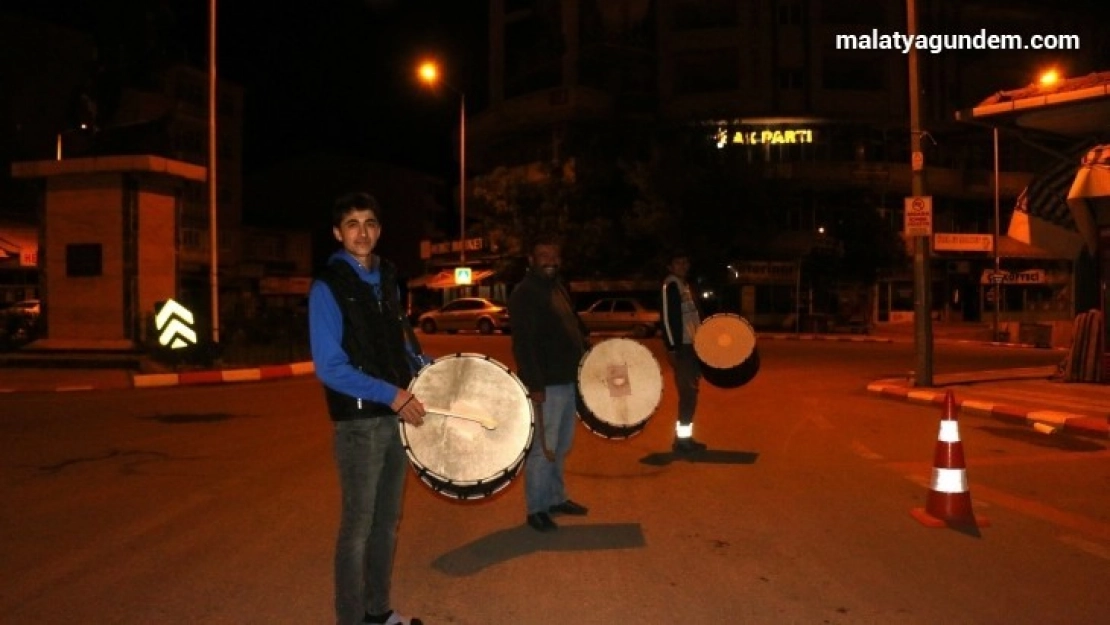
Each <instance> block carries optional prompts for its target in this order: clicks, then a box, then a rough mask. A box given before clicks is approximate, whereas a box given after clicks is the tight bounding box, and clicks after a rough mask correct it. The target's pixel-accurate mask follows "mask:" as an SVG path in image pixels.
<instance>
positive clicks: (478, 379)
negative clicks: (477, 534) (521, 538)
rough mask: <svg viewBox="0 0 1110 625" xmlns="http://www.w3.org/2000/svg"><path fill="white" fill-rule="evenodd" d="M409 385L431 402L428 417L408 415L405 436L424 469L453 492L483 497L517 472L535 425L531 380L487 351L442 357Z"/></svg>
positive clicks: (431, 481)
mask: <svg viewBox="0 0 1110 625" xmlns="http://www.w3.org/2000/svg"><path fill="white" fill-rule="evenodd" d="M408 390H409V392H410V393H412V394H413V395H415V396H416V397H417V399H419V400H420V402H421V403H423V404H424V408H425V410H426V411H427V413H428V414H427V415H426V416H425V417H424V424H423V425H421V426H419V427H418V426H414V425H409V424H408V423H405V422H404V421H401V440H402V441H403V443H404V446H405V453H406V454H408V457H409V462H410V463H411V464H412V467H413V469H414V470H415V471H416V474H417V476H419V477H420V480H421V481H423V482H424V483H425V484H427V485H428V486H430V487H431V488H432V490H434V491H435V492H437V493H439V494H441V495H443V496H445V497H449V498H452V499H479V498H483V497H489V496H491V495H493V494H494V493H497V492H498V491H500V490H502V489H503V488H505V487H506V486H508V485H509V483H510V482H511V481H512V480H513V479H514V478H515V477H516V476H517V474H518V473H519V472H520V468H521V466H523V465H524V458H525V456H526V455H527V452H528V447H529V445H531V443H532V435H533V431H534V428H535V425H534V420H533V413H532V402H531V401H529V399H528V391H527V389H526V388H525V387H524V384H523V383H522V382H521V381H520V379H519V378H517V377H516V376H515V375H513V373H512V372H511V371H509V368H508V367H506V366H505V365H503V364H501V363H500V362H497V361H496V360H493V359H492V358H490V357H488V356H484V355H481V354H453V355H449V356H443V357H441V358H437V359H436V360H435V361H434V362H432V364H430V365H428V366H426V367H424V368H423V369H421V370H420V372H419V373H418V374H416V377H415V378H413V380H412V382H411V383H410V384H409V389H408Z"/></svg>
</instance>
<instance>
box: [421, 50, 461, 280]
mask: <svg viewBox="0 0 1110 625" xmlns="http://www.w3.org/2000/svg"><path fill="white" fill-rule="evenodd" d="M416 73H417V76H419V78H420V81H421V82H423V83H424V84H426V85H428V86H429V87H433V88H434V87H436V86H438V85H441V84H442V85H444V86H446V87H447V88H448V89H450V90H451V91H454V92H455V93H457V94H459V264H460V265H465V264H466V94H465V93H463V92H462V91H460V90H458V89H456V88H454V87H452V86H451V85H450V84H448V83H447V82H446V81H444V80H441V79H440V77H439V64H437V63H436V62H435V61H424V62H423V63H421V64H420V67H418V68H417V70H416Z"/></svg>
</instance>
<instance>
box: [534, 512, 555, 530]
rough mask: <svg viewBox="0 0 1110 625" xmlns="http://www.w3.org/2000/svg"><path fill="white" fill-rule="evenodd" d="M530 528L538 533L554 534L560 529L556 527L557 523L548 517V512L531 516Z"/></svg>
mask: <svg viewBox="0 0 1110 625" xmlns="http://www.w3.org/2000/svg"><path fill="white" fill-rule="evenodd" d="M528 526H529V527H531V528H532V529H534V530H536V531H537V532H554V531H555V530H557V529H559V526H558V525H555V521H552V520H551V517H549V516H547V513H546V512H537V513H535V514H529V515H528Z"/></svg>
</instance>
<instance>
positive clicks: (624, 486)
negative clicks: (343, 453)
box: [0, 335, 1110, 625]
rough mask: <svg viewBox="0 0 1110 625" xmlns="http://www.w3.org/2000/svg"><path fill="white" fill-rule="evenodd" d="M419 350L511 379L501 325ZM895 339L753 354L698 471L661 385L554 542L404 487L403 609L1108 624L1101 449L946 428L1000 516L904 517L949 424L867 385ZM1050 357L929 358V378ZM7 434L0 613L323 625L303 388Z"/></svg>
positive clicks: (318, 406)
mask: <svg viewBox="0 0 1110 625" xmlns="http://www.w3.org/2000/svg"><path fill="white" fill-rule="evenodd" d="M424 341H425V344H426V348H427V349H428V351H429V352H431V353H432V354H435V355H443V354H446V353H455V352H475V353H482V354H488V355H489V356H491V357H493V358H495V359H498V360H501V361H502V362H506V363H507V364H511V358H510V357H509V339H508V338H507V337H501V336H492V337H475V336H465V335H463V336H438V335H437V336H434V337H424ZM646 344H647V345H649V346H650V347H652V349H653V350H655V351H656V353H657V354H658V353H659V352H658V350H659V347H660V346H659V343H658V340H657V339H656V340H649V341H646ZM910 350H911V347H910V346H908V345H905V344H897V343H894V344H890V343H823V344H820V343H801V342H787V341H781V342H772V341H768V342H766V343H764V344H763V345H761V354H762V356H763V368H762V370H761V372H760V374H759V376H758V377H757V378H756V379H755V380H754V381H753V382H752V383H751V384H749V385H748V386H746V387H743V388H741V389H733V390H723V389H716V388H712V387H708V386H703V392H702V398H701V405H700V407H699V411H698V419H697V422H696V423H697V436H698V437H699V438H700V439H702V440H705V441H706V442H708V443H709V444H710V446H711V447H712V448H713V449H714V450H715V451H717V452H719V453H717V454H716V455H714V456H713V459H714V460H715V461H714V462H701V463H691V462H687V461H682V460H675V459H673V458H672V457H671V456H670V455H669V454H667V453H665V451H666V450H667V449H668V448H669V443H670V439H671V436H672V425H673V408H674V405H675V401H676V400H675V395H674V392H673V388H672V385H671V381H670V378H669V371H667V370H665V371H664V374H665V375H664V380H665V385H664V392H663V397H662V401H661V406H660V409H659V410H658V412H657V413H656V415H655V416H654V417H653V418H652V419H651V420H650V421H649V422H648V423H647V426H646V427H645V428H644V430H643V432H642V433H641V434H639V435H638V436H636V437H633V438H631V439H629V440H625V441H609V440H605V439H602V438H600V437H598V436H596V435H593V434H591V433H590V432H588V431H586V430H585V429H584V428H581V427H580V428H579V430H578V439H577V444H576V446H575V449H574V451H573V453H572V455H571V457H570V459H569V460H568V468H567V480H568V484H569V487H570V491H571V496H572V497H573V498H575V499H576V500H578V501H581V502H582V503H585V504H586V505H588V506H590V508H591V511H590V515H589V516H588V517H585V518H580V519H560V520H561V521H562V527H561V528H560V530H559V531H558V532H556V533H554V534H551V535H541V534H537V533H535V532H533V531H532V530H530V529H528V528H527V527H525V526H524V525H523V520H524V507H523V488H522V482H521V480H519V479H518V480H515V481H514V482H513V483H512V484H511V485H510V486H509V487H508V488H506V489H505V490H504V491H503V492H501V493H500V494H498V495H496V496H494V497H492V498H488V499H482V500H479V501H473V502H465V503H463V502H456V501H451V500H448V499H447V498H445V497H443V496H441V495H438V494H435V493H433V492H431V490H430V489H429V488H427V487H426V486H424V485H423V484H422V483H420V482H419V481H417V480H416V479H415V477H412V478H411V479H410V484H409V488H408V491H407V495H406V502H405V513H404V519H403V522H402V526H401V532H400V543H399V547H398V553H397V569H396V574H395V582H394V603H395V605H396V607H397V608H399V609H400V610H402V611H406V612H409V613H415V614H419V615H421V616H422V617H424V619H425V622H426V623H455V624H502V623H522V624H537V625H546V624H548V623H566V622H577V623H591V624H592V623H632V622H639V623H673V622H701V623H730V624H731V623H844V624H847V623H910V624H912V623H936V622H946V623H1031V624H1032V623H1037V624H1040V623H1094V622H1101V620H1102V619H1104V618H1105V616H1106V615H1107V614H1110V598H1108V596H1107V593H1106V588H1107V584H1108V582H1110V500H1108V498H1107V496H1106V494H1107V492H1110V490H1108V488H1107V487H1108V486H1110V462H1108V461H1110V451H1107V449H1106V448H1105V446H1104V445H1101V444H1099V443H1097V442H1092V441H1086V440H1077V439H1070V438H1067V437H1051V438H1050V437H1043V436H1039V435H1036V434H1035V433H1033V432H1031V431H1030V430H1028V429H1027V428H1012V427H1007V426H1005V425H1003V424H1000V423H998V422H995V421H991V420H989V419H976V418H961V421H960V433H961V436H962V440H963V446H964V448H965V455H966V457H967V464H968V469H967V477H968V481H969V483H970V487H971V493H972V498H973V502H974V504H975V508H976V512H977V513H978V514H980V515H983V516H986V517H989V519H990V521H991V526H990V527H984V528H980V529H977V530H954V529H931V528H926V527H924V526H922V525H920V524H919V523H918V522H917V521H915V520H914V519H913V518H912V517H911V516H910V509H911V508H914V507H920V506H922V505H923V504H924V500H925V494H926V491H927V489H928V486H929V480H930V475H931V472H932V459H933V452H934V449H935V445H936V439H937V422H938V420H939V417H940V415H939V414H938V413H937V411H936V409H935V408H932V407H927V406H919V405H914V404H909V403H903V402H891V401H888V400H882V399H878V398H875V397H873V396H871V395H869V394H868V393H867V392H866V390H865V386H866V384H867V383H868V382H869V381H871V380H874V379H877V378H881V377H885V376H889V375H898V374H901V373H904V372H905V371H907V370H908V369H910V368H912V362H913V356H912V352H911V351H910ZM1056 358H1058V354H1051V353H1045V352H1040V351H1037V350H1005V351H1003V350H998V349H984V348H977V347H974V346H938V348H937V352H936V367H937V370H938V372H948V371H959V370H972V369H988V368H1002V367H1017V366H1033V365H1041V364H1047V363H1051V362H1053V361H1054V360H1053V359H1056ZM660 362H661V363H662V362H665V361H663V360H662V359H660ZM664 367H665V365H664ZM0 440H3V441H4V453H3V455H2V459H0V463H2V467H3V471H2V473H0V498H2V501H3V502H4V512H3V514H2V515H0V536H2V537H3V549H0V581H2V583H0V622H3V623H5V624H8V623H11V624H24V623H26V624H36V625H38V624H50V623H70V622H74V621H83V622H93V623H228V624H231V623H234V624H242V623H324V622H329V620H330V618H331V617H330V605H331V594H330V592H331V587H330V584H331V549H332V539H333V536H334V531H335V525H336V508H337V502H336V498H337V488H336V484H335V476H334V469H333V465H332V459H331V450H330V425H329V424H328V422H327V418H326V416H325V411H324V404H323V398H322V394H321V391H320V389H319V386H318V384H317V383H316V382H315V381H314V379H313V378H311V377H303V378H290V379H285V380H282V381H275V382H261V383H249V384H232V385H223V386H210V387H175V388H165V389H149V390H128V391H102V392H99V391H98V392H88V393H83V394H79V395H78V394H64V393H62V394H58V393H55V394H41V395H40V394H19V395H11V396H0Z"/></svg>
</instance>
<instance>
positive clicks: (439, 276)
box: [408, 269, 493, 289]
mask: <svg viewBox="0 0 1110 625" xmlns="http://www.w3.org/2000/svg"><path fill="white" fill-rule="evenodd" d="M492 275H493V272H492V271H489V270H486V269H479V270H476V271H475V272H474V274H473V275H472V276H471V278H470V283H471V284H479V283H481V282H482V281H483V280H485V279H486V278H489V277H490V276H492ZM454 286H458V285H456V284H455V272H454V271H446V270H444V271H440V272H439V273H431V274H427V275H423V276H420V277H418V278H413V279H412V280H409V281H408V287H409V288H410V289H419V288H426V289H449V288H452V287H454Z"/></svg>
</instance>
